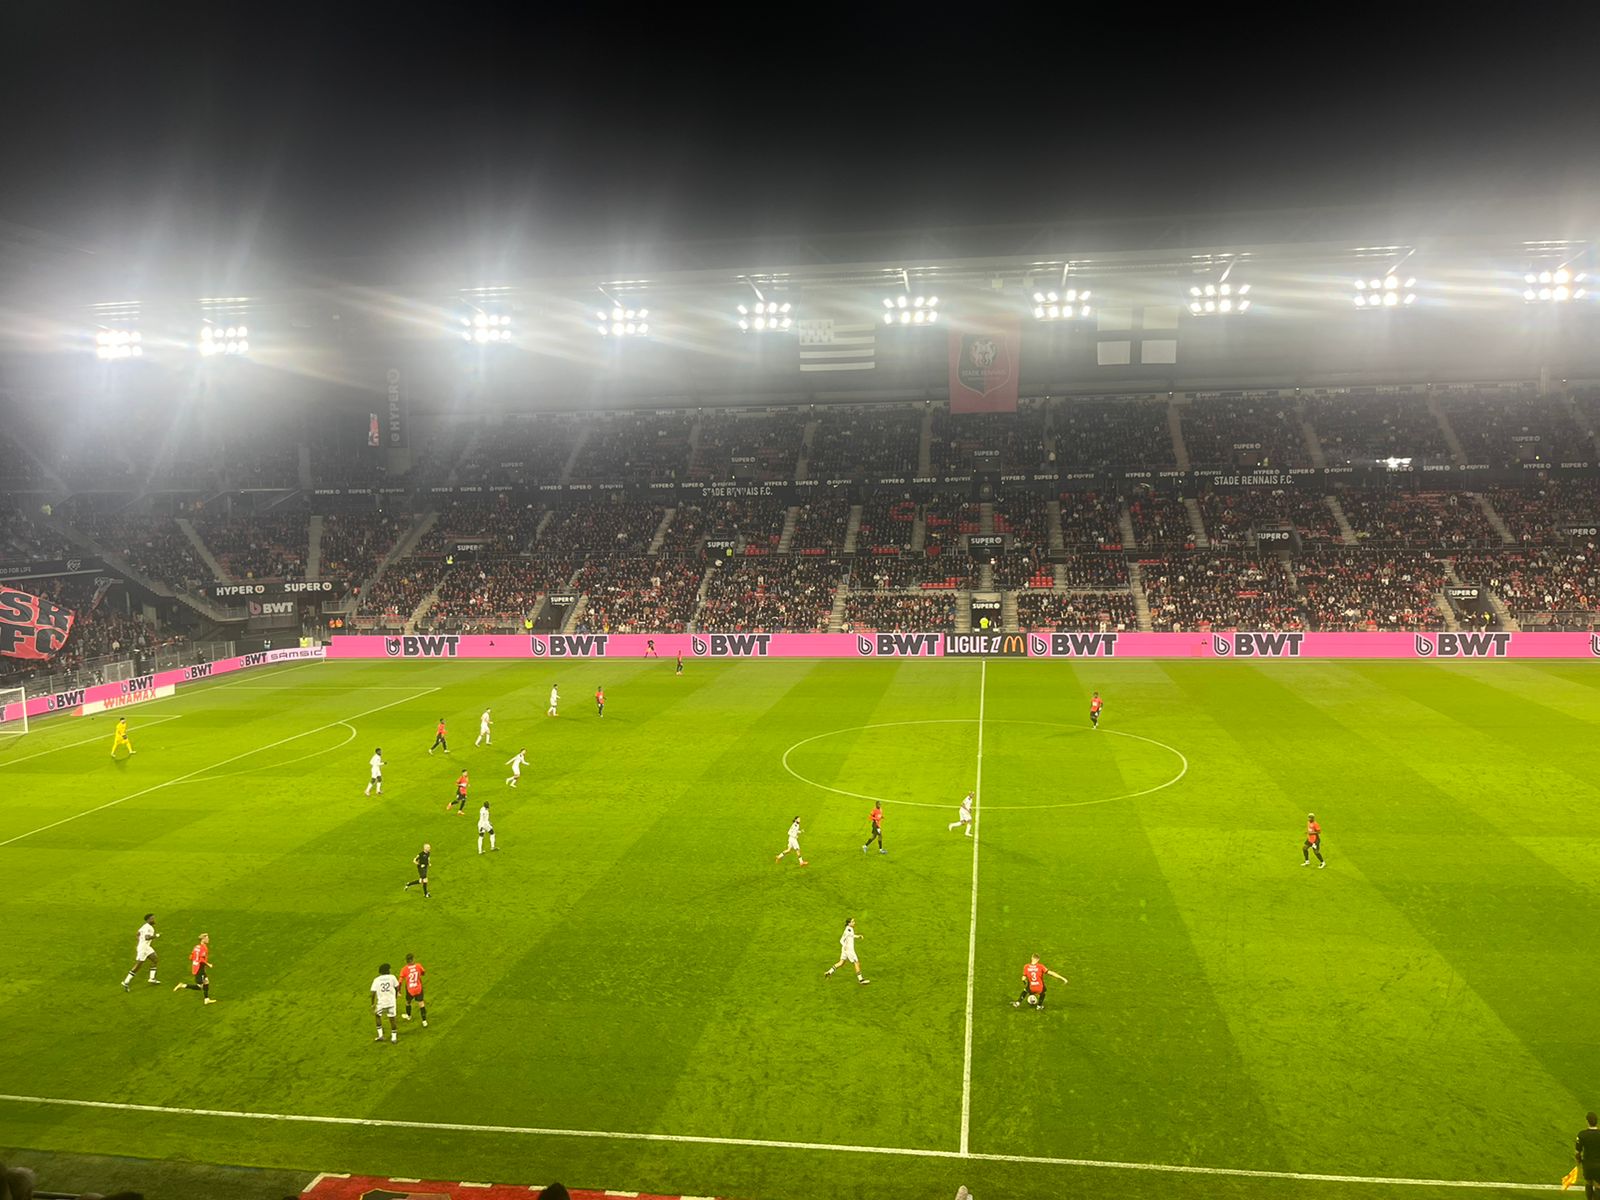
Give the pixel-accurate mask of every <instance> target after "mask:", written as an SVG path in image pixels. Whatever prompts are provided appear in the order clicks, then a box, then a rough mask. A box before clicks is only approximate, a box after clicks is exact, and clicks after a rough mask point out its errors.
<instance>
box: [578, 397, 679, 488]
mask: <svg viewBox="0 0 1600 1200" xmlns="http://www.w3.org/2000/svg"><path fill="white" fill-rule="evenodd" d="M693 425H694V418H693V416H692V414H690V413H684V412H644V413H620V414H617V415H614V416H603V417H595V418H592V419H591V420H590V421H589V423H588V437H586V438H585V439H584V442H583V446H582V448H581V449H580V450H579V451H578V457H577V461H576V462H574V463H573V467H572V479H573V480H574V481H575V482H599V481H604V480H616V479H655V480H668V479H681V478H683V477H684V476H685V475H686V474H687V473H688V469H689V434H690V431H691V429H692V427H693Z"/></svg>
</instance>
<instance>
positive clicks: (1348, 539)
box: [1323, 496, 1359, 546]
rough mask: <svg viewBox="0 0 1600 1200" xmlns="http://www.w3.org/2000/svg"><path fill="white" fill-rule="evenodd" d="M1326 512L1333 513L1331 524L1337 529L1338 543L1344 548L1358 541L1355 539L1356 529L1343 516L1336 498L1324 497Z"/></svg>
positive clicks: (1341, 506) (1343, 513) (1341, 508)
mask: <svg viewBox="0 0 1600 1200" xmlns="http://www.w3.org/2000/svg"><path fill="white" fill-rule="evenodd" d="M1323 500H1325V501H1326V502H1327V505H1328V511H1329V512H1331V513H1333V522H1334V524H1335V525H1337V526H1338V527H1339V541H1340V542H1342V543H1343V544H1344V545H1346V546H1354V545H1355V544H1356V543H1357V542H1358V541H1359V539H1358V538H1357V537H1356V527H1355V526H1354V525H1352V524H1350V518H1349V517H1348V516H1346V515H1345V511H1344V505H1342V504H1340V503H1339V497H1337V496H1324V497H1323Z"/></svg>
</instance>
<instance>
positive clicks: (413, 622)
mask: <svg viewBox="0 0 1600 1200" xmlns="http://www.w3.org/2000/svg"><path fill="white" fill-rule="evenodd" d="M445 574H446V575H448V574H449V572H448V571H447V572H446V573H445ZM443 585H444V576H440V578H439V582H438V583H436V584H434V585H433V590H432V591H431V592H429V593H428V594H427V595H426V596H424V597H423V598H422V599H421V600H419V601H417V606H416V607H415V608H414V609H412V610H411V615H410V616H409V617H407V618H406V624H405V632H407V633H415V632H416V631H417V626H418V625H420V624H421V623H422V619H423V618H424V617H426V616H427V615H428V614H429V613H430V612H432V611H433V606H434V605H435V604H437V603H438V602H439V589H440V588H441V587H442V586H443ZM574 607H576V606H574Z"/></svg>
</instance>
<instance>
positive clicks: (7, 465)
mask: <svg viewBox="0 0 1600 1200" xmlns="http://www.w3.org/2000/svg"><path fill="white" fill-rule="evenodd" d="M0 479H4V480H5V481H6V486H7V487H9V488H15V489H16V490H18V491H29V490H31V489H33V488H38V487H42V486H43V485H45V484H46V483H47V482H48V480H49V477H48V476H47V475H46V473H45V471H44V468H43V467H42V466H41V465H40V464H39V462H38V461H37V460H36V459H35V458H34V457H33V455H32V454H31V453H30V452H29V451H28V450H27V448H26V447H24V446H23V444H22V443H21V442H20V441H19V440H18V439H16V438H14V437H12V436H11V435H10V434H9V433H0Z"/></svg>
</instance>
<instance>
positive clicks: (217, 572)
mask: <svg viewBox="0 0 1600 1200" xmlns="http://www.w3.org/2000/svg"><path fill="white" fill-rule="evenodd" d="M173 520H174V521H175V522H176V523H177V526H178V528H179V529H180V530H182V532H183V536H184V537H186V538H188V539H189V544H190V545H191V546H193V547H194V552H195V553H196V554H198V555H199V556H200V561H201V562H203V563H205V565H206V570H208V571H210V572H211V578H213V579H232V578H233V576H232V575H230V574H228V572H227V571H225V570H223V568H222V564H221V563H220V562H218V561H217V556H216V555H215V554H213V553H211V547H209V546H207V545H206V543H205V539H204V538H202V537H201V536H200V531H199V530H198V529H196V528H195V527H194V522H193V521H191V520H189V518H188V517H174V518H173Z"/></svg>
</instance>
